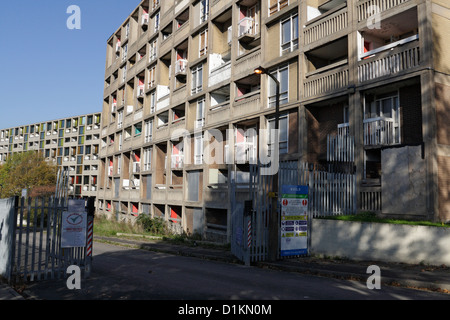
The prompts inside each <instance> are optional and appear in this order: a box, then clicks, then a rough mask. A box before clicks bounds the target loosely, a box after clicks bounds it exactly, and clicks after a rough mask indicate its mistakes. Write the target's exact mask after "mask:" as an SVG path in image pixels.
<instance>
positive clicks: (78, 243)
mask: <svg viewBox="0 0 450 320" xmlns="http://www.w3.org/2000/svg"><path fill="white" fill-rule="evenodd" d="M86 226H87V212H86V209H85V204H84V200H78V201H77V200H69V210H68V211H64V212H63V214H62V232H61V248H75V247H85V246H86Z"/></svg>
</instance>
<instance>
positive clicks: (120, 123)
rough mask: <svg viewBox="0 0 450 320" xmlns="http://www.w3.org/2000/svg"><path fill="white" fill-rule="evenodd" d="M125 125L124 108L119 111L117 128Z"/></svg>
mask: <svg viewBox="0 0 450 320" xmlns="http://www.w3.org/2000/svg"><path fill="white" fill-rule="evenodd" d="M122 127H123V109H122V110H120V111H119V112H118V113H117V128H118V129H121V128H122Z"/></svg>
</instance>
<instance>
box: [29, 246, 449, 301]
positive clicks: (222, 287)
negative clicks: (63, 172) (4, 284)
mask: <svg viewBox="0 0 450 320" xmlns="http://www.w3.org/2000/svg"><path fill="white" fill-rule="evenodd" d="M94 247H95V250H94V261H93V271H92V275H91V277H90V278H88V279H81V289H80V290H77V289H74V290H69V289H68V288H67V286H66V280H65V279H64V280H63V279H61V280H53V281H45V282H36V283H32V284H30V285H28V287H27V289H26V290H25V294H27V295H28V296H29V297H30V298H31V299H37V300H179V301H180V300H199V301H201V300H253V301H258V300H296V301H298V300H418V299H420V300H428V299H431V300H441V299H442V300H448V299H449V298H448V295H445V294H439V293H434V292H425V291H418V290H413V289H405V288H396V287H389V286H384V287H382V288H381V289H380V290H376V289H373V290H369V289H368V288H367V287H366V284H365V283H360V282H357V281H348V280H339V279H333V278H326V277H317V276H310V275H303V274H297V273H290V272H283V271H277V270H269V269H261V268H257V267H246V266H243V265H237V264H229V263H222V262H217V261H209V260H203V259H198V258H192V257H183V256H177V255H171V254H166V253H157V252H151V251H146V250H139V249H131V248H125V247H121V246H116V245H111V244H104V243H100V242H96V243H95V245H94Z"/></svg>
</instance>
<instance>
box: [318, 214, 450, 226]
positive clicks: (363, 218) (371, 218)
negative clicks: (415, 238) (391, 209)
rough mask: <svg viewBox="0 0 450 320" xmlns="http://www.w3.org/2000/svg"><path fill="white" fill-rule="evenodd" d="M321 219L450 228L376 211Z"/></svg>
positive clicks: (442, 224) (436, 223)
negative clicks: (381, 214) (384, 215)
mask: <svg viewBox="0 0 450 320" xmlns="http://www.w3.org/2000/svg"><path fill="white" fill-rule="evenodd" d="M319 219H329V220H339V221H356V222H373V223H390V224H407V225H415V226H429V227H444V228H450V225H449V224H446V223H441V222H432V221H415V220H402V219H390V218H381V217H378V216H377V214H376V213H374V212H361V213H358V214H354V215H345V216H344V215H343V216H327V217H319Z"/></svg>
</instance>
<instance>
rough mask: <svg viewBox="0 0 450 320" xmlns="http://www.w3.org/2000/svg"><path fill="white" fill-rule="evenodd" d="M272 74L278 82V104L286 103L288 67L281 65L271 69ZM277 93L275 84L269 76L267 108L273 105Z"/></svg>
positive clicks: (287, 96)
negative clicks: (273, 69)
mask: <svg viewBox="0 0 450 320" xmlns="http://www.w3.org/2000/svg"><path fill="white" fill-rule="evenodd" d="M272 74H273V75H274V76H275V78H277V79H278V81H279V82H280V105H282V104H285V103H288V98H289V68H288V66H287V65H286V66H283V67H280V68H278V69H277V70H275V71H273V72H272ZM276 95H277V85H276V83H275V81H273V80H272V79H271V78H270V77H269V108H271V107H275V104H276V98H277V97H276Z"/></svg>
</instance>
